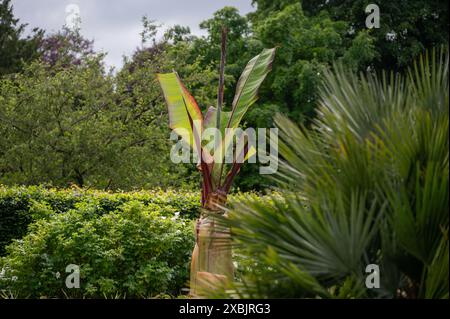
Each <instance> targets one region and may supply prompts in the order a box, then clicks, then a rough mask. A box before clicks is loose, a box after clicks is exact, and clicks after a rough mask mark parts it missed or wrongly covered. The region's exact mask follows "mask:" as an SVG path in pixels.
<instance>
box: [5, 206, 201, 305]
mask: <svg viewBox="0 0 450 319" xmlns="http://www.w3.org/2000/svg"><path fill="white" fill-rule="evenodd" d="M75 206H76V207H75V209H72V210H68V211H67V212H65V213H63V214H61V213H54V211H53V210H52V209H51V208H50V207H49V206H46V205H40V206H39V207H37V206H36V207H34V213H35V214H39V215H40V217H41V218H39V219H38V220H37V221H36V222H34V223H32V224H31V225H30V226H29V233H28V234H27V235H26V236H25V237H24V238H23V239H21V240H15V241H14V242H13V243H12V244H11V245H9V246H8V247H7V256H6V257H2V258H1V259H0V270H1V272H0V292H1V291H2V290H3V291H4V292H7V293H12V294H13V295H14V296H16V297H20V298H40V297H47V298H67V297H69V298H83V297H88V298H103V297H106V298H116V297H120V298H125V297H126V298H142V297H144V298H147V297H154V296H157V295H161V294H170V295H178V294H179V293H180V290H181V288H183V287H186V286H187V281H188V274H189V262H190V256H191V253H192V249H193V246H194V241H195V239H194V238H195V236H194V222H193V221H191V220H189V219H183V218H179V217H178V216H177V215H174V216H172V217H167V216H164V215H162V214H161V212H158V211H154V210H152V209H151V208H150V207H151V205H150V206H148V205H147V206H146V205H144V204H143V203H142V202H139V201H130V202H127V203H125V204H123V205H122V206H120V208H118V209H117V210H115V211H114V212H108V213H103V214H102V213H101V212H100V211H101V210H102V208H100V206H99V205H97V204H96V203H86V202H79V203H77V204H75ZM70 264H75V265H78V266H79V267H80V284H81V285H80V288H79V289H76V288H73V289H68V288H67V287H66V285H65V280H66V276H67V275H68V274H67V273H66V272H65V270H66V267H67V266H68V265H70Z"/></svg>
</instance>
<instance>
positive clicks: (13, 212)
mask: <svg viewBox="0 0 450 319" xmlns="http://www.w3.org/2000/svg"><path fill="white" fill-rule="evenodd" d="M130 201H138V202H140V203H142V204H144V205H146V206H148V207H149V208H151V210H153V211H158V212H159V213H161V214H162V215H166V216H172V215H173V214H174V213H175V212H179V213H180V216H182V217H184V218H190V219H194V218H196V217H197V216H198V214H199V208H200V195H199V193H197V192H186V191H174V190H167V191H162V190H152V191H139V192H127V193H125V192H118V193H109V192H102V191H88V190H80V189H67V190H58V189H46V188H44V187H37V186H31V187H5V186H0V256H1V255H4V253H5V250H4V247H5V246H6V245H7V244H9V243H10V242H11V241H12V240H13V239H20V238H22V237H23V236H24V235H25V234H26V233H27V227H28V225H29V224H30V223H31V222H32V221H34V220H36V218H38V219H39V218H40V217H42V216H41V215H40V214H39V213H38V214H35V213H33V209H34V207H39V206H41V205H48V207H49V208H50V209H51V210H52V211H53V212H54V213H66V212H68V211H69V210H71V209H74V208H75V206H76V205H77V204H79V203H88V204H91V205H95V206H97V209H96V213H97V214H98V215H103V214H105V213H109V212H113V211H115V210H117V209H119V208H120V207H121V206H122V205H124V204H126V203H128V202H130ZM38 211H40V210H39V209H38Z"/></svg>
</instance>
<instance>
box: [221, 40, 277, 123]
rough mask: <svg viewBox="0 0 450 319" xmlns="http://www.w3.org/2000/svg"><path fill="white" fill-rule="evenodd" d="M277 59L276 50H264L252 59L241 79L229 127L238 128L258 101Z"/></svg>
mask: <svg viewBox="0 0 450 319" xmlns="http://www.w3.org/2000/svg"><path fill="white" fill-rule="evenodd" d="M274 57H275V48H273V49H264V50H263V51H262V52H261V54H259V55H257V56H256V57H254V58H253V59H251V60H250V61H249V62H248V64H247V66H246V67H245V69H244V72H242V75H241V77H240V78H239V81H238V84H237V87H236V95H235V97H234V100H233V105H232V111H231V120H230V121H229V123H228V125H227V126H228V127H238V125H239V123H240V122H241V120H242V118H243V117H244V115H245V113H246V112H247V110H248V108H249V107H250V106H251V105H252V104H253V103H255V102H256V100H257V99H258V97H257V94H258V89H259V87H260V86H261V84H262V82H263V81H264V79H265V78H266V76H267V74H268V73H269V71H270V69H271V67H272V62H273V59H274Z"/></svg>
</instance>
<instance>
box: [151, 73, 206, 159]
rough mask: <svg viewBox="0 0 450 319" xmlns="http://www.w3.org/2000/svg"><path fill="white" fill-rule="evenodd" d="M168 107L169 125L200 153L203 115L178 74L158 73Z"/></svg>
mask: <svg viewBox="0 0 450 319" xmlns="http://www.w3.org/2000/svg"><path fill="white" fill-rule="evenodd" d="M157 78H158V81H159V83H160V84H161V88H162V90H163V92H164V97H165V99H166V103H167V106H168V109H169V120H170V123H169V126H170V128H171V129H172V130H174V131H175V132H176V133H177V134H178V135H179V136H181V138H182V139H183V140H184V141H185V142H187V143H188V144H189V145H190V146H191V147H192V148H193V149H194V150H195V151H197V152H198V154H200V147H201V145H200V141H201V133H202V125H203V116H202V113H201V111H200V109H199V107H198V105H197V102H196V101H195V99H194V98H193V97H192V96H191V95H190V94H189V92H188V90H187V89H186V87H185V86H184V85H183V83H182V82H181V80H180V78H179V77H178V74H177V73H175V72H173V73H167V74H158V75H157Z"/></svg>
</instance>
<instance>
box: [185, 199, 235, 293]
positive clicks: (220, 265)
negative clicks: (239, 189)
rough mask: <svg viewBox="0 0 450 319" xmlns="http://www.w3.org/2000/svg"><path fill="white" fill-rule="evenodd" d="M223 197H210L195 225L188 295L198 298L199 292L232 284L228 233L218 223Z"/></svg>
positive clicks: (231, 262)
mask: <svg viewBox="0 0 450 319" xmlns="http://www.w3.org/2000/svg"><path fill="white" fill-rule="evenodd" d="M225 203H226V195H225V194H223V193H217V192H216V193H212V194H211V195H210V197H209V199H208V200H207V202H206V204H205V207H204V209H205V212H204V214H202V217H200V219H199V220H198V221H197V227H196V233H197V241H196V244H195V247H194V251H193V253H192V261H191V279H190V280H191V282H190V286H191V291H190V293H191V295H192V296H194V297H200V296H201V295H202V292H203V290H205V289H211V288H213V287H214V286H215V285H225V286H226V284H227V283H228V282H229V281H231V280H233V271H234V270H233V261H232V251H231V234H230V229H229V228H228V227H226V226H224V225H223V222H221V221H220V220H219V218H218V217H219V215H222V216H223V214H224V211H223V210H222V209H221V208H220V207H223V206H224V205H225Z"/></svg>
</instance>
